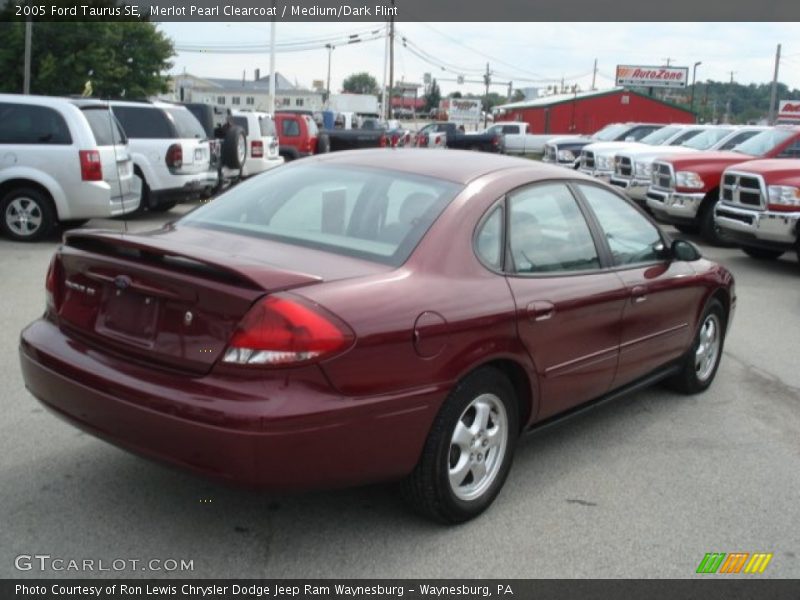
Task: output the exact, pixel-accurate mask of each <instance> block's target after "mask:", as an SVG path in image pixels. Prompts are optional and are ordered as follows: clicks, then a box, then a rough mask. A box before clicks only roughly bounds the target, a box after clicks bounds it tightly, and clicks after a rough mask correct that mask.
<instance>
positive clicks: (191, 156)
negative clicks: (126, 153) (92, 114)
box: [110, 100, 217, 212]
mask: <svg viewBox="0 0 800 600" xmlns="http://www.w3.org/2000/svg"><path fill="white" fill-rule="evenodd" d="M110 104H111V108H112V110H113V111H114V114H115V115H116V116H117V118H118V119H119V121H120V123H121V124H122V128H123V129H124V130H125V134H126V135H127V136H128V138H129V140H130V148H131V155H132V156H133V162H134V170H135V173H136V175H137V176H138V177H139V178H141V179H142V208H146V209H147V210H150V211H153V212H163V211H167V210H169V209H171V208H172V207H173V206H175V204H177V203H178V202H181V201H183V200H188V199H190V198H191V197H193V196H195V195H200V194H205V193H209V192H210V191H211V190H212V189H214V187H215V186H216V184H217V175H216V173H215V172H214V171H211V170H210V164H211V150H210V146H209V142H208V139H207V136H206V132H205V130H204V129H203V127H202V125H201V124H200V121H198V120H197V118H195V116H194V115H193V114H192V113H191V112H189V110H188V109H187V108H186V107H185V106H181V105H178V104H172V103H170V102H161V101H156V102H146V101H143V102H132V101H122V100H112V101H111V103H110Z"/></svg>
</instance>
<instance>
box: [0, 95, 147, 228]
mask: <svg viewBox="0 0 800 600" xmlns="http://www.w3.org/2000/svg"><path fill="white" fill-rule="evenodd" d="M140 198H141V183H140V181H139V180H138V179H137V178H136V177H134V176H133V161H132V160H131V157H130V153H129V151H128V145H127V140H126V138H125V134H124V133H123V131H122V129H121V128H120V126H119V123H118V122H117V120H116V119H115V118H114V115H113V114H112V113H111V111H110V110H109V109H108V104H106V103H104V102H99V101H97V100H77V99H76V100H72V99H67V98H53V97H49V96H22V95H18V94H0V229H2V231H3V233H5V235H7V236H8V237H10V238H12V239H15V240H20V241H34V240H38V239H41V238H42V237H44V236H46V235H47V234H48V233H50V232H51V231H52V230H53V228H54V227H55V225H56V224H57V223H59V222H63V223H74V224H78V223H82V222H85V221H87V220H89V219H91V218H95V217H114V216H119V215H123V214H126V213H130V212H133V211H135V210H136V209H137V208H138V207H139V200H140Z"/></svg>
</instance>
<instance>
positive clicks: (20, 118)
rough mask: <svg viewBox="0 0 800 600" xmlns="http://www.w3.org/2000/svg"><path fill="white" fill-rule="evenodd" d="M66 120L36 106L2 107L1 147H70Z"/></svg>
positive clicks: (10, 104)
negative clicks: (62, 145) (60, 145)
mask: <svg viewBox="0 0 800 600" xmlns="http://www.w3.org/2000/svg"><path fill="white" fill-rule="evenodd" d="M71 143H72V137H71V136H70V133H69V128H68V127H67V123H66V121H64V117H62V116H61V115H60V114H59V113H58V112H56V111H55V110H53V109H52V108H48V107H46V106H35V105H33V104H12V103H5V102H4V103H2V104H0V144H71Z"/></svg>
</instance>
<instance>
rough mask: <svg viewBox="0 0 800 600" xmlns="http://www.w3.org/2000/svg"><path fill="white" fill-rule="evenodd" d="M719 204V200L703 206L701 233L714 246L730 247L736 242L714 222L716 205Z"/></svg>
mask: <svg viewBox="0 0 800 600" xmlns="http://www.w3.org/2000/svg"><path fill="white" fill-rule="evenodd" d="M716 205H717V201H716V200H715V201H712V202H709V203H707V204H706V205H705V207H701V209H700V210H702V212H701V214H700V235H701V236H703V239H704V240H705V241H707V242H708V243H709V244H711V245H713V246H719V247H730V246H733V245H734V244H733V243H732V242H731V241H730V240H729V239H728V238H726V237H725V236H724V235H722V233H721V232H720V230H719V227H717V224H716V223H715V222H714V207H715V206H716Z"/></svg>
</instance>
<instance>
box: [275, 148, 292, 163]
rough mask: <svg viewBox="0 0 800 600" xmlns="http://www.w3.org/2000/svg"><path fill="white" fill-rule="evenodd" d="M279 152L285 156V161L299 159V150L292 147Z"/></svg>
mask: <svg viewBox="0 0 800 600" xmlns="http://www.w3.org/2000/svg"><path fill="white" fill-rule="evenodd" d="M278 154H279V155H280V156H282V157H283V161H284V162H289V161H292V160H297V151H296V150H294V149H293V148H292V149H282V150H279V151H278Z"/></svg>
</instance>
